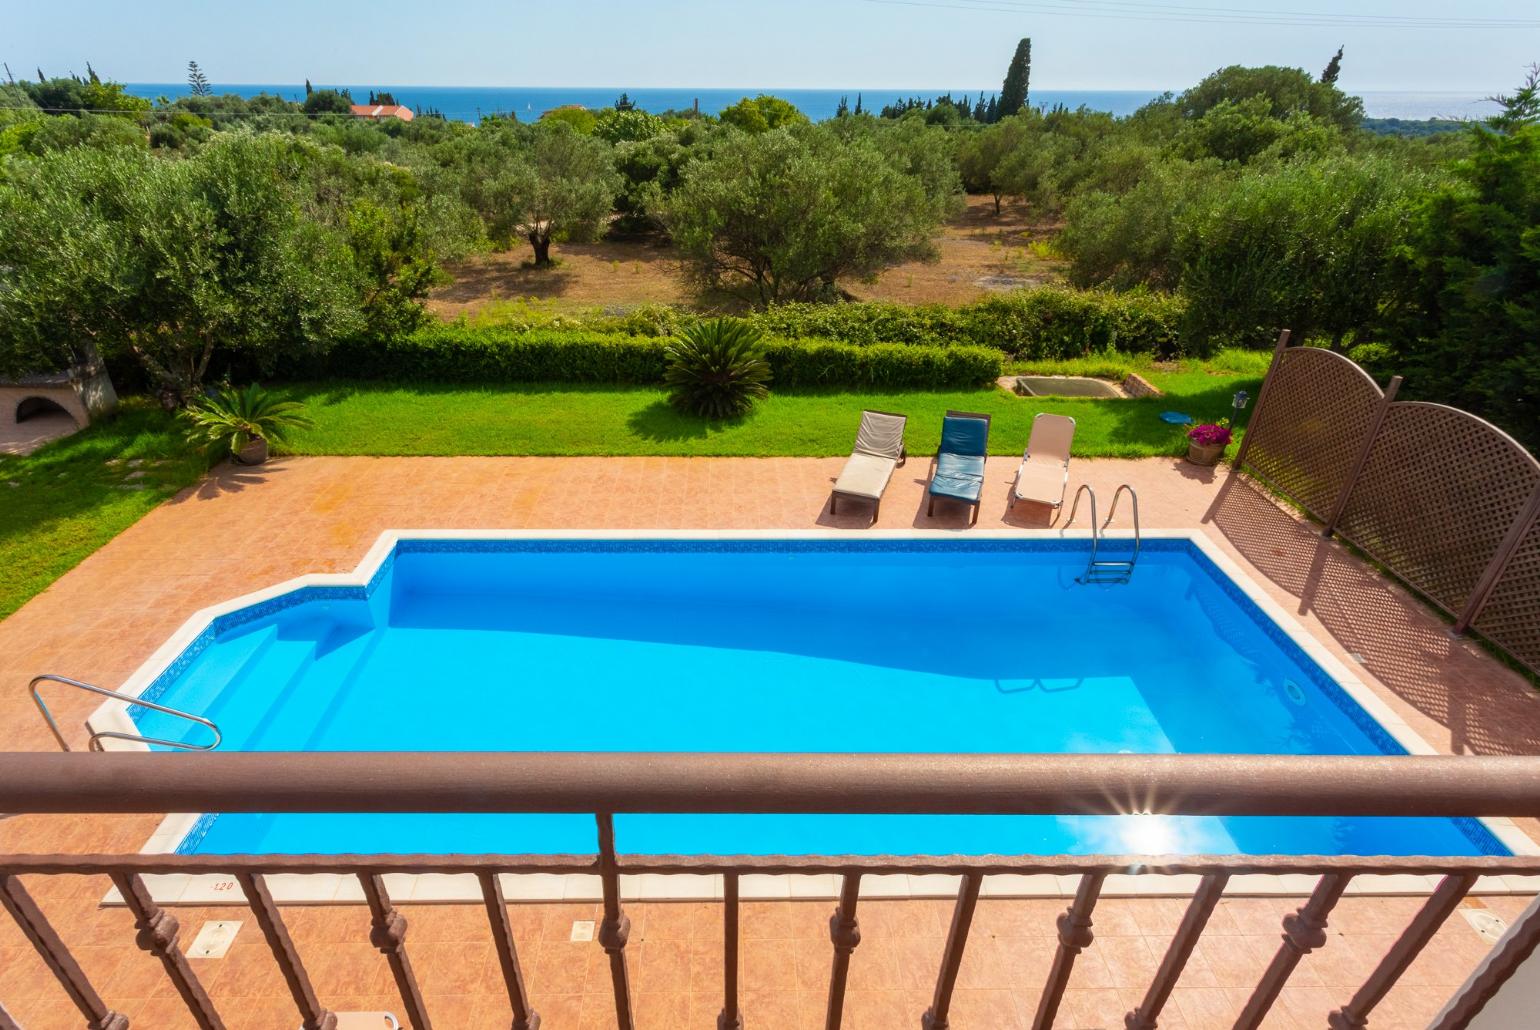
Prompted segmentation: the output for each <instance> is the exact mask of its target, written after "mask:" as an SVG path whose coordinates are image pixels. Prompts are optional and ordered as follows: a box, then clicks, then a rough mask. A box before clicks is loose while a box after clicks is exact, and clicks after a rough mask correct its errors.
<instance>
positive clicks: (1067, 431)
mask: <svg viewBox="0 0 1540 1030" xmlns="http://www.w3.org/2000/svg"><path fill="white" fill-rule="evenodd" d="M1074 439H1075V420H1074V419H1072V418H1070V417H1069V416H1068V415H1050V414H1048V413H1047V412H1042V413H1041V414H1039V415H1038V416H1037V417H1036V418H1034V419H1033V420H1032V435H1031V436H1030V437H1028V438H1027V450H1026V453H1025V454H1023V455H1022V456H1021V466H1020V467H1019V468H1017V469H1016V482H1015V484H1014V485H1013V486H1012V487H1011V507H1012V508H1014V507H1016V502H1017V501H1032V502H1034V503H1036V504H1046V505H1047V506H1048V507H1050V508H1052V509H1053V510H1054V513H1055V514H1054V517H1055V518H1057V517H1058V514H1057V513H1058V511H1059V509H1061V508H1063V507H1064V491H1065V490H1066V489H1068V487H1069V449H1070V444H1071V443H1072V442H1073V441H1074Z"/></svg>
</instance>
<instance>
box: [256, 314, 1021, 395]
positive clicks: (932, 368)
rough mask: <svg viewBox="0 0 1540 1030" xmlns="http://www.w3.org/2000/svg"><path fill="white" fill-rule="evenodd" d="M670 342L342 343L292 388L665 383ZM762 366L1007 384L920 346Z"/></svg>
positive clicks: (792, 374)
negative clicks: (325, 380) (327, 380)
mask: <svg viewBox="0 0 1540 1030" xmlns="http://www.w3.org/2000/svg"><path fill="white" fill-rule="evenodd" d="M670 342H671V339H670V338H668V337H651V336H627V335H622V334H620V333H617V332H613V331H612V332H609V333H602V332H596V331H593V330H591V329H572V330H566V331H558V330H550V329H547V330H534V331H527V332H521V331H512V330H507V329H484V328H475V327H471V326H465V325H445V326H435V327H432V328H429V329H422V330H419V331H418V332H416V333H414V334H412V335H411V336H407V337H402V338H399V339H395V340H364V339H357V340H349V341H342V342H339V343H338V344H337V345H336V347H334V348H333V349H332V351H331V352H330V354H329V355H328V359H327V363H326V364H325V365H324V366H320V367H317V366H314V365H309V364H305V365H291V366H289V367H287V369H286V372H287V374H288V376H289V377H290V378H314V377H328V376H330V377H335V378H340V379H391V380H401V381H409V382H449V383H521V382H530V383H538V382H551V383H636V384H643V385H651V384H657V383H662V382H663V381H664V372H665V370H666V368H667V365H668V358H667V353H668V347H669V344H670ZM764 351H765V353H764V358H765V360H766V361H767V362H768V363H769V366H770V371H771V373H772V375H773V376H774V379H775V382H776V384H777V385H779V386H789V387H801V388H820V387H850V388H857V387H892V388H898V389H961V388H967V387H973V386H982V385H984V384H987V383H990V382H993V381H994V380H995V379H997V378H999V377H1000V375H1001V374H1002V355H1001V354H1000V352H999V351H997V350H991V349H988V348H984V347H969V346H946V347H937V346H928V345H924V344H847V343H837V342H833V341H827V340H785V339H775V340H771V341H770V342H768V343H767V344H766V345H765V348H764Z"/></svg>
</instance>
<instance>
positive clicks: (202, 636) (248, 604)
mask: <svg viewBox="0 0 1540 1030" xmlns="http://www.w3.org/2000/svg"><path fill="white" fill-rule="evenodd" d="M963 534H964V531H962V530H872V531H870V532H869V533H865V534H863V535H862V536H860V537H859V538H852V537H851V536H850V535H849V533H848V532H844V531H840V530H666V531H660V530H480V529H477V530H386V531H385V532H383V533H381V534H380V536H379V537H378V538H377V539H376V540H375V542H374V544H373V545H372V546H371V547H370V548H369V550H368V552H367V553H366V554H365V555H364V557H363V559H362V560H361V561H360V562H359V563H358V565H357V566H356V567H355V568H354V569H353V571H351V572H344V573H311V574H308V575H304V576H299V577H296V578H294V579H290V580H286V581H284V582H282V583H278V584H275V585H273V586H270V587H266V588H264V589H261V590H257V591H253V592H252V593H248V594H245V595H242V596H240V597H237V598H233V599H231V600H229V601H225V602H222V603H220V604H217V605H213V606H210V607H208V608H204V609H202V610H201V611H198V612H196V613H194V614H193V615H192V616H190V617H189V618H188V619H187V620H186V621H185V622H184V623H183V624H182V626H181V627H180V628H178V630H177V631H176V632H175V633H173V634H172V636H171V637H170V638H169V639H168V640H167V641H166V642H165V643H164V644H162V645H161V646H160V647H159V648H157V649H156V650H155V652H154V653H153V654H151V656H150V657H149V658H148V659H147V660H146V661H145V662H144V663H143V664H142V665H141V666H140V667H139V668H138V669H137V670H136V671H135V672H134V673H133V675H131V676H130V677H129V678H128V679H127V680H126V681H125V682H124V684H123V685H122V686H121V687H120V688H119V692H120V693H123V694H127V695H129V696H132V697H143V698H144V699H145V700H153V699H155V698H156V697H158V696H159V695H160V694H161V693H163V692H164V691H165V689H166V688H167V686H168V685H169V684H170V682H171V681H172V680H174V679H175V678H176V677H177V676H178V675H180V674H181V673H182V672H183V671H185V669H186V668H187V666H188V665H189V664H190V663H191V662H192V661H193V660H195V659H196V658H197V656H198V655H199V654H200V653H201V652H202V651H203V650H204V649H205V648H207V647H208V645H209V644H210V643H212V642H213V640H215V639H216V638H217V637H218V636H219V635H220V634H222V633H224V632H228V631H230V630H232V629H235V628H238V627H240V626H244V625H246V624H248V623H251V622H253V621H256V620H258V619H261V618H265V617H267V616H270V615H272V614H275V613H277V612H279V611H283V610H285V609H287V608H291V607H294V606H296V605H300V604H306V603H309V602H312V601H325V600H368V598H369V596H370V594H371V593H372V592H373V591H374V589H375V588H376V587H378V586H379V584H380V582H381V581H382V580H383V579H384V577H385V576H386V575H387V574H388V573H389V571H390V569H391V567H392V566H393V564H394V562H395V557H396V555H397V554H410V553H435V552H437V553H443V552H466V551H477V550H481V551H485V550H494V551H496V550H504V549H506V550H529V549H531V548H532V547H539V546H540V545H546V546H548V547H549V549H551V550H568V549H572V550H576V549H592V548H593V547H594V546H596V545H600V546H602V545H603V544H604V543H606V542H614V543H615V544H616V546H617V549H620V548H621V546H622V545H629V548H628V549H634V548H635V547H636V545H637V544H638V542H657V543H659V544H661V545H664V546H665V547H666V548H668V549H674V548H677V549H681V550H683V549H690V550H698V549H700V548H701V547H702V546H703V545H704V546H706V547H708V548H711V549H717V548H718V547H719V548H720V549H722V550H730V549H738V550H741V549H743V547H744V545H745V544H746V543H759V544H761V545H763V546H764V547H765V548H766V549H773V548H774V546H775V545H776V544H778V543H794V544H802V545H805V544H807V543H808V542H819V541H821V542H826V543H829V544H830V545H831V546H833V548H834V549H837V550H855V549H857V548H861V549H867V550H870V549H872V545H873V544H874V543H875V544H877V545H878V547H877V549H879V550H881V549H892V550H899V549H910V548H913V547H914V545H915V544H916V543H933V544H935V545H936V546H937V548H938V549H939V548H940V547H942V546H943V545H944V546H945V547H946V548H947V549H955V548H957V547H959V546H961V547H962V548H964V549H965V550H970V551H981V550H991V549H998V548H999V546H1000V545H1001V544H1003V543H1012V542H1015V543H1028V542H1030V543H1031V544H1032V545H1033V548H1034V549H1035V550H1049V551H1058V550H1064V551H1084V550H1086V549H1087V545H1088V543H1089V541H1090V539H1091V531H1090V530H1051V529H1048V530H981V529H973V530H968V531H966V534H967V535H966V536H964V535H963ZM1102 540H1103V541H1104V542H1105V543H1109V544H1111V545H1112V546H1115V547H1118V548H1119V549H1126V548H1127V547H1128V546H1129V545H1130V544H1131V543H1132V540H1133V534H1132V533H1130V532H1126V531H1111V532H1108V533H1105V534H1103V536H1102ZM1141 546H1142V548H1143V550H1145V551H1152V552H1159V551H1179V550H1188V551H1189V552H1190V553H1191V554H1193V555H1194V557H1195V558H1197V559H1198V561H1197V564H1198V565H1199V566H1200V567H1203V568H1204V569H1205V571H1207V572H1208V573H1209V574H1210V576H1211V577H1213V579H1214V580H1215V581H1216V583H1217V585H1218V586H1220V588H1221V589H1223V590H1225V591H1226V593H1228V594H1229V595H1230V596H1231V598H1232V599H1233V600H1235V601H1237V602H1239V607H1241V609H1242V610H1243V611H1245V612H1247V614H1248V616H1250V617H1251V618H1253V619H1254V620H1256V621H1257V622H1258V624H1259V625H1260V626H1261V627H1262V628H1263V630H1264V631H1265V632H1267V634H1268V635H1269V637H1271V638H1272V639H1273V640H1274V641H1275V642H1276V643H1278V644H1279V645H1281V646H1282V647H1283V648H1284V649H1285V650H1287V651H1290V652H1292V653H1293V655H1294V657H1296V659H1297V660H1299V661H1298V664H1300V665H1301V667H1302V668H1304V669H1305V670H1306V672H1307V673H1308V674H1309V675H1311V676H1312V678H1314V679H1315V681H1316V683H1317V685H1318V686H1320V687H1321V688H1322V690H1323V692H1324V693H1325V694H1326V695H1327V696H1328V697H1329V698H1331V699H1332V701H1333V702H1334V703H1335V704H1337V705H1338V706H1339V707H1341V708H1342V709H1343V711H1344V712H1345V713H1346V714H1347V715H1348V716H1349V717H1350V718H1352V719H1353V720H1354V722H1355V723H1357V724H1358V725H1359V726H1360V727H1361V728H1363V729H1364V730H1365V731H1366V732H1368V733H1370V734H1371V736H1373V737H1374V738H1375V739H1376V741H1377V742H1379V743H1382V744H1386V745H1389V746H1390V747H1393V748H1396V749H1399V750H1401V751H1402V752H1404V753H1406V754H1410V755H1435V754H1438V753H1439V752H1438V751H1437V750H1436V749H1435V748H1433V747H1432V746H1431V745H1429V744H1428V743H1427V741H1425V740H1423V739H1422V737H1421V736H1420V735H1419V734H1418V733H1417V732H1416V731H1415V730H1413V729H1412V728H1411V727H1410V726H1409V725H1407V723H1406V722H1405V721H1404V720H1402V719H1401V718H1400V717H1399V716H1398V715H1396V713H1395V712H1394V710H1392V709H1391V708H1390V706H1389V705H1388V704H1386V703H1385V702H1384V701H1382V700H1381V699H1380V698H1379V696H1378V695H1376V694H1375V693H1374V692H1373V691H1372V690H1371V689H1370V688H1369V687H1368V685H1367V684H1365V683H1364V682H1363V681H1362V680H1361V679H1359V678H1358V676H1356V675H1355V674H1354V673H1353V672H1352V671H1351V670H1350V669H1349V668H1348V667H1347V666H1346V665H1345V664H1343V663H1342V662H1341V661H1339V660H1338V659H1337V658H1336V657H1335V656H1334V655H1332V653H1331V652H1330V651H1329V650H1327V648H1326V647H1325V645H1323V644H1322V643H1320V642H1319V641H1317V640H1316V639H1315V638H1314V637H1313V636H1311V635H1310V633H1309V632H1308V631H1307V630H1306V629H1305V628H1304V627H1303V626H1301V625H1300V624H1299V622H1298V621H1297V620H1296V619H1294V618H1293V617H1292V616H1291V615H1290V614H1289V613H1288V612H1286V611H1285V610H1284V609H1283V607H1282V606H1281V605H1279V604H1278V603H1277V602H1276V601H1274V600H1273V599H1272V598H1271V597H1270V596H1268V595H1267V593H1266V592H1265V591H1264V590H1263V589H1262V588H1261V587H1260V586H1259V585H1258V584H1257V583H1256V582H1255V581H1253V579H1252V578H1251V576H1250V575H1249V574H1248V573H1246V572H1245V570H1243V569H1242V568H1241V567H1240V565H1239V564H1238V563H1237V562H1235V561H1234V560H1233V559H1232V558H1230V556H1229V555H1227V554H1225V553H1224V551H1223V550H1222V549H1220V547H1219V546H1218V545H1217V544H1216V543H1214V542H1213V541H1212V540H1210V539H1209V538H1208V537H1207V535H1206V534H1204V533H1203V532H1202V530H1197V529H1172V530H1161V531H1159V533H1158V534H1156V535H1153V536H1150V537H1147V538H1145V539H1143V540H1142V541H1141ZM132 707H133V706H132V705H131V703H129V702H124V701H118V700H110V701H107V702H105V703H104V704H102V705H101V706H100V707H99V708H97V709H96V711H95V712H93V713H92V714H91V716H90V717H89V718H88V719H87V720H86V723H87V726H88V727H89V728H91V729H92V730H93V731H95V730H102V729H116V730H125V729H126V730H127V731H128V732H134V725H133V721H132V719H131V717H130V712H131V710H132ZM104 744H106V745H107V746H108V747H109V748H112V749H123V750H147V748H146V747H145V746H144V745H141V744H136V743H134V742H128V741H116V740H108V741H105V742H104ZM209 821H211V817H209V816H206V815H201V814H196V813H179V814H172V815H168V816H167V817H166V818H165V819H164V820H163V821H162V822H161V824H160V825H159V826H158V827H157V829H156V831H155V833H154V834H152V835H151V837H150V840H149V841H148V842H147V843H146V844H145V847H144V849H143V851H144V852H145V853H167V852H175V851H177V850H179V848H180V847H181V846H184V845H185V844H186V843H187V842H189V841H190V840H191V839H195V838H196V837H201V835H202V834H203V833H205V832H207V828H208V824H209ZM1460 823H1461V828H1462V829H1465V830H1466V832H1467V835H1468V836H1470V837H1471V839H1472V840H1473V842H1475V843H1476V844H1477V846H1478V847H1480V848H1482V849H1483V850H1484V851H1485V850H1487V849H1488V848H1489V847H1490V845H1489V844H1488V843H1487V842H1488V841H1491V842H1497V843H1500V844H1501V846H1503V847H1506V848H1507V849H1508V850H1509V851H1510V852H1512V853H1513V854H1516V855H1537V854H1540V846H1537V845H1536V843H1535V842H1534V841H1532V840H1531V839H1530V838H1529V836H1528V835H1527V834H1525V833H1524V832H1523V831H1521V830H1519V829H1518V827H1517V826H1516V825H1515V824H1514V823H1513V821H1512V820H1509V819H1503V818H1484V819H1480V820H1460ZM327 875H330V880H327ZM146 879H147V882H148V883H149V884H150V887H151V893H152V895H153V896H154V898H155V900H156V901H157V903H160V904H206V903H212V902H217V901H220V900H224V899H227V898H228V897H229V893H228V892H229V891H230V890H231V887H232V885H233V884H234V881H233V880H231V879H229V878H228V877H221V876H164V877H147V878H146ZM400 879H401V880H402V882H401V883H400V884H398V887H399V888H400V891H399V895H400V897H399V900H402V901H417V902H455V901H476V900H479V899H480V893H479V889H478V888H476V887H475V880H474V878H473V877H472V878H462V877H454V876H431V875H427V874H424V875H416V876H403V877H401V878H400ZM462 879H463V880H465V881H466V882H465V883H461V881H462ZM503 879H504V881H505V889H506V890H507V892H508V897H509V898H510V900H529V901H534V900H555V896H554V893H553V892H554V889H555V887H554V884H553V882H552V881H555V880H561V881H562V885H561V886H562V898H563V899H564V900H574V901H577V900H581V901H589V900H593V899H594V898H595V897H597V894H596V893H593V894H592V896H590V890H591V889H592V891H596V890H597V878H595V877H590V876H586V875H580V874H574V875H568V876H565V877H554V876H519V875H512V874H508V875H505V876H504V878H503ZM627 879H629V880H634V881H639V882H638V883H635V884H633V885H632V886H631V887H629V888H627V889H628V890H633V891H636V892H638V893H636V894H635V895H634V898H632V900H658V901H663V900H687V899H691V898H698V897H701V894H700V893H699V892H700V891H701V890H703V889H705V888H704V887H702V886H701V885H700V884H693V883H692V884H686V883H685V882H684V881H685V880H712V879H715V880H717V881H718V882H717V884H716V887H715V890H716V892H717V893H716V894H715V895H714V896H715V897H720V896H721V895H720V891H721V885H720V882H719V878H713V877H686V878H680V877H672V876H647V877H628V878H627ZM867 879H870V880H872V881H874V882H873V884H872V885H871V888H870V889H871V890H872V891H874V892H876V893H875V894H873V895H871V896H884V897H950V896H953V895H954V894H955V890H956V888H955V885H942V884H940V883H939V882H937V883H934V884H932V883H930V882H929V881H933V880H934V881H939V880H941V879H949V878H944V877H903V876H899V877H868V878H867ZM991 879H995V878H991ZM999 879H1001V880H1005V881H1007V882H1006V883H1002V884H998V885H995V887H994V888H993V891H992V892H991V893H992V896H995V897H1003V896H1030V897H1059V896H1065V893H1066V891H1068V893H1071V894H1072V893H1073V891H1074V884H1073V882H1067V883H1057V884H1055V887H1054V888H1053V889H1052V890H1050V889H1049V888H1048V886H1047V884H1046V882H1045V881H1046V880H1047V879H1050V878H1046V877H1039V876H1021V877H1011V876H1002V877H1000V878H999ZM1060 879H1064V880H1066V881H1073V879H1074V878H1072V877H1070V878H1060ZM1154 879H1169V878H1157V877H1128V878H1127V880H1128V882H1127V883H1126V884H1120V885H1115V886H1114V887H1113V888H1109V889H1110V891H1111V892H1112V893H1126V894H1128V895H1129V896H1135V895H1137V896H1176V895H1183V894H1184V892H1183V891H1182V890H1181V889H1180V885H1175V884H1157V883H1148V882H1144V881H1148V880H1154ZM1238 879H1241V878H1238ZM1289 879H1290V878H1288V877H1254V878H1247V883H1246V885H1245V886H1246V888H1248V889H1245V890H1238V891H1237V893H1248V894H1260V895H1289V896H1292V895H1295V894H1299V893H1308V891H1309V886H1308V885H1305V884H1303V883H1301V884H1291V883H1288V882H1286V881H1288V880H1289ZM1304 879H1308V878H1304ZM1534 879H1535V878H1531V877H1482V878H1481V880H1480V881H1478V883H1477V885H1476V891H1475V892H1476V893H1495V894H1501V893H1532V892H1533V891H1534V890H1535V887H1536V885H1535V883H1534V882H1533V881H1534ZM589 880H593V881H594V883H593V884H589V883H588V882H587V881H589ZM750 880H753V881H754V884H753V886H752V888H751V886H750V884H749V882H748V881H750ZM761 880H763V881H765V882H764V883H763V884H760V883H759V881H761ZM819 880H820V878H819V877H816V876H811V877H798V876H762V877H745V878H744V885H743V889H744V897H764V898H767V899H769V898H784V897H804V896H805V897H815V896H816V897H822V896H824V895H822V894H804V893H800V892H801V891H809V890H813V891H816V890H818V889H819V888H818V887H817V886H816V883H817V881H819ZM1017 880H1020V881H1022V882H1021V883H1013V881H1017ZM1253 880H1254V881H1256V882H1254V883H1253V882H1252V881H1253ZM1264 880H1266V881H1267V882H1265V883H1264V882H1262V881H1264ZM1377 880H1384V881H1386V882H1385V883H1377V882H1375V881H1377ZM291 881H292V882H291ZM323 881H324V882H323ZM674 881H680V882H679V883H678V884H677V885H676V884H674ZM802 881H807V882H802ZM878 881H880V883H879V882H878ZM889 881H892V882H889ZM898 881H903V883H902V885H900V884H899V882H898ZM911 881H912V882H911ZM1361 881H1362V882H1361ZM793 882H798V883H799V884H800V886H799V887H798V891H799V893H793V892H792V891H793V887H792V884H793ZM333 885H334V886H333ZM1435 885H1436V884H1435V882H1434V880H1433V879H1432V878H1428V877H1420V876H1396V877H1382V878H1375V877H1360V878H1356V879H1355V880H1354V882H1353V884H1351V885H1350V887H1349V892H1350V893H1364V894H1377V893H1397V894H1405V893H1412V894H1422V893H1426V892H1429V891H1431V890H1432V889H1433V887H1434V886H1435ZM272 886H273V893H274V897H275V900H278V901H280V902H287V903H327V902H333V903H348V902H352V901H356V900H361V898H354V897H353V895H354V894H357V893H358V887H357V884H356V883H353V882H352V881H351V880H350V878H348V877H339V876H335V875H334V874H326V875H316V876H308V875H295V876H292V877H287V878H284V879H283V880H281V881H279V882H277V883H275V884H273V885H272ZM1013 886H1014V887H1015V888H1017V889H1020V890H1021V891H1022V893H1021V894H1020V895H1016V894H1013V893H1011V887H1013ZM932 888H934V891H935V892H934V893H932ZM751 890H752V892H753V893H750V891H751ZM760 891H764V892H765V893H763V894H761V893H760ZM890 891H892V892H893V893H889V892H890ZM328 892H330V893H329V894H328ZM863 893H866V891H865V890H863ZM1185 893H1186V894H1190V893H1191V892H1190V891H1187V892H1185ZM397 894H398V891H397V890H394V889H393V890H392V896H393V897H395V896H397ZM828 896H830V897H833V896H837V890H836V891H834V892H833V893H831V894H830V895H828ZM106 902H107V903H121V899H118V898H116V895H115V893H109V894H108V896H107V899H106Z"/></svg>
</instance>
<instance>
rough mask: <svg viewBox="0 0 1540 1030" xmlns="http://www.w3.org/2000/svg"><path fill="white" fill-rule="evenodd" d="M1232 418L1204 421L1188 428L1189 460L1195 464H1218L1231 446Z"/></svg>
mask: <svg viewBox="0 0 1540 1030" xmlns="http://www.w3.org/2000/svg"><path fill="white" fill-rule="evenodd" d="M1231 436H1232V434H1231V432H1230V420H1229V419H1227V418H1222V419H1220V420H1219V421H1218V422H1204V423H1202V424H1200V425H1196V426H1193V427H1192V428H1191V429H1189V430H1187V460H1188V461H1190V462H1192V463H1193V464H1194V465H1217V464H1219V459H1220V458H1223V457H1224V454H1225V448H1226V447H1228V446H1230V439H1231Z"/></svg>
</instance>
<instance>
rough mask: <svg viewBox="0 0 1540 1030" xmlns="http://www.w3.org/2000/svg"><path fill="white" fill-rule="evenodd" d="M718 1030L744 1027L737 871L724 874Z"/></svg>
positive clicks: (736, 1029)
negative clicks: (741, 1005) (739, 968)
mask: <svg viewBox="0 0 1540 1030" xmlns="http://www.w3.org/2000/svg"><path fill="white" fill-rule="evenodd" d="M717 1030H743V1012H742V1010H741V1009H740V1008H739V1007H738V874H737V873H727V874H725V875H724V876H723V877H722V1011H721V1013H720V1014H719V1015H718V1016H717Z"/></svg>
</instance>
